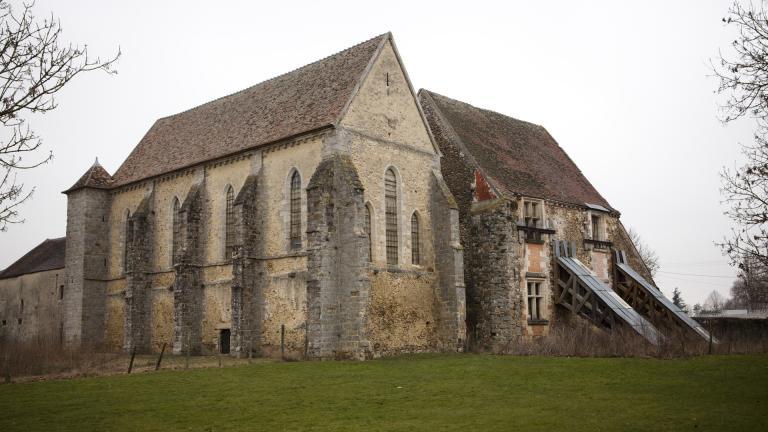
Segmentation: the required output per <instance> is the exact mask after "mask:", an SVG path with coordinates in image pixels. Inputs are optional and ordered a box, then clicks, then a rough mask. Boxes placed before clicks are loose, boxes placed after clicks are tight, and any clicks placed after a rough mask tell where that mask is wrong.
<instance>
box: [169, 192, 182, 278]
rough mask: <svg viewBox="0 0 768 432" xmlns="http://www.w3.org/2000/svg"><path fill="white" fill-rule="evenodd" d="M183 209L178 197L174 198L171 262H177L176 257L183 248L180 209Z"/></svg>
mask: <svg viewBox="0 0 768 432" xmlns="http://www.w3.org/2000/svg"><path fill="white" fill-rule="evenodd" d="M180 210H181V204H180V203H179V199H178V198H175V197H174V198H173V214H172V215H171V218H172V219H171V224H172V229H173V232H172V237H171V263H172V264H173V263H175V262H176V257H177V256H178V254H179V249H180V248H181V216H180V215H179V211H180Z"/></svg>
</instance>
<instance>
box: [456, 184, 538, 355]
mask: <svg viewBox="0 0 768 432" xmlns="http://www.w3.org/2000/svg"><path fill="white" fill-rule="evenodd" d="M516 212H517V204H516V203H515V202H514V201H510V200H507V199H503V198H499V199H494V200H488V201H483V202H481V203H474V204H473V205H472V211H471V213H472V214H471V221H470V235H469V241H470V244H469V247H468V253H467V257H466V258H467V261H468V262H467V273H466V276H467V315H468V324H469V329H468V333H469V337H470V338H471V342H472V344H473V345H474V347H475V348H479V349H480V350H483V351H486V350H488V351H493V352H503V351H505V350H507V349H508V348H509V347H510V346H511V345H513V344H515V343H517V342H518V340H519V339H520V338H521V337H522V336H523V331H524V325H525V309H524V307H525V306H524V302H525V299H524V297H523V292H522V290H520V288H519V286H520V277H521V276H520V269H521V268H522V267H521V265H522V264H521V257H520V256H519V253H518V249H519V246H520V243H519V241H518V235H517V227H516V221H517V217H516Z"/></svg>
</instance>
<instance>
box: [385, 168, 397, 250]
mask: <svg viewBox="0 0 768 432" xmlns="http://www.w3.org/2000/svg"><path fill="white" fill-rule="evenodd" d="M384 205H385V207H386V224H387V228H386V234H387V264H389V265H397V261H398V260H397V252H398V244H397V177H396V176H395V171H394V170H393V169H392V168H389V169H388V170H387V172H386V173H385V174H384Z"/></svg>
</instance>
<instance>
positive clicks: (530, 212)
mask: <svg viewBox="0 0 768 432" xmlns="http://www.w3.org/2000/svg"><path fill="white" fill-rule="evenodd" d="M543 210H544V203H543V202H542V201H535V200H523V219H522V226H523V228H525V240H526V241H529V242H535V243H540V242H541V233H542V232H543V231H546V230H544V222H543ZM520 224H521V223H520V222H518V225H520Z"/></svg>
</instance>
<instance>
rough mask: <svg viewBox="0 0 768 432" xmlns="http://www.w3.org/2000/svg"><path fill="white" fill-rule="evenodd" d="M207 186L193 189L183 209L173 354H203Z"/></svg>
mask: <svg viewBox="0 0 768 432" xmlns="http://www.w3.org/2000/svg"><path fill="white" fill-rule="evenodd" d="M203 193H204V190H203V185H202V184H200V183H198V184H195V185H193V186H192V188H190V190H189V193H188V194H187V197H186V198H185V199H184V204H182V205H181V209H180V210H179V218H180V220H181V224H180V230H179V235H180V236H181V239H182V240H181V244H180V247H179V250H178V254H177V256H176V257H174V270H175V271H176V282H175V283H174V286H173V353H174V354H181V353H186V352H190V353H191V354H201V353H202V334H201V328H202V317H203V292H202V291H203V279H202V274H201V273H202V270H201V266H202V256H203V250H204V247H205V242H204V240H203V238H202V230H203V227H202V212H203V200H204V196H203Z"/></svg>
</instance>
